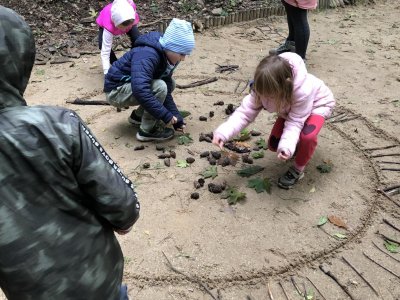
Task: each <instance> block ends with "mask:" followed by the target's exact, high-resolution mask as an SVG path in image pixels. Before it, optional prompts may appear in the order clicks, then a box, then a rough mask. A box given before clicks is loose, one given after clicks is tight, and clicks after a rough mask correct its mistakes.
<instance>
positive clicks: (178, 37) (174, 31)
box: [159, 18, 194, 55]
mask: <svg viewBox="0 0 400 300" xmlns="http://www.w3.org/2000/svg"><path fill="white" fill-rule="evenodd" d="M159 42H160V44H161V46H162V47H163V48H164V49H166V50H170V51H172V52H176V53H179V54H184V55H189V54H190V53H191V52H192V50H193V48H194V35H193V29H192V25H191V24H190V23H189V22H187V21H185V20H180V19H176V18H174V19H172V21H171V23H169V25H168V27H167V29H166V30H165V33H164V35H163V36H162V37H160V40H159Z"/></svg>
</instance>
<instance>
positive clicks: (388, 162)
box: [377, 161, 400, 165]
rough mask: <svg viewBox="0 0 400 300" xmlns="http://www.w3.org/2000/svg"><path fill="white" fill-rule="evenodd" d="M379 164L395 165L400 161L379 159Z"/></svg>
mask: <svg viewBox="0 0 400 300" xmlns="http://www.w3.org/2000/svg"><path fill="white" fill-rule="evenodd" d="M377 163H378V164H393V165H400V162H395V161H377Z"/></svg>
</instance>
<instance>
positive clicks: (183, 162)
mask: <svg viewBox="0 0 400 300" xmlns="http://www.w3.org/2000/svg"><path fill="white" fill-rule="evenodd" d="M176 166H177V167H179V168H187V167H189V166H190V164H189V163H188V162H187V161H186V160H185V159H178V160H177V161H176Z"/></svg>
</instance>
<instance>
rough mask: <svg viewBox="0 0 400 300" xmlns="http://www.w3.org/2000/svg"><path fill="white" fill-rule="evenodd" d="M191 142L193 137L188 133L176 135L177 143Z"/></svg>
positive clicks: (185, 143)
mask: <svg viewBox="0 0 400 300" xmlns="http://www.w3.org/2000/svg"><path fill="white" fill-rule="evenodd" d="M190 143H193V139H192V137H191V136H190V134H189V133H185V134H182V135H180V136H178V144H179V145H187V144H190Z"/></svg>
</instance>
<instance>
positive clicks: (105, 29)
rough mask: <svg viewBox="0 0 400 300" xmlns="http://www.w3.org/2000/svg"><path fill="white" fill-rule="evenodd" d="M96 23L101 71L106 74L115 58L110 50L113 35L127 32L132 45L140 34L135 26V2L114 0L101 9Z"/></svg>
mask: <svg viewBox="0 0 400 300" xmlns="http://www.w3.org/2000/svg"><path fill="white" fill-rule="evenodd" d="M96 23H97V25H99V48H100V50H101V52H100V56H101V62H102V65H103V73H104V74H107V72H108V69H109V68H110V66H111V65H112V64H113V62H115V61H116V60H117V56H116V55H115V53H114V51H113V50H112V42H113V37H114V36H115V35H122V34H127V35H128V36H129V38H130V40H131V47H133V44H134V43H135V41H136V39H137V38H138V37H139V35H140V33H139V30H138V28H137V24H138V23H139V15H138V13H137V12H136V4H135V3H134V2H133V1H132V0H114V1H113V2H112V3H110V4H108V5H107V6H106V7H104V8H103V9H102V10H101V12H100V14H99V16H98V17H97V19H96Z"/></svg>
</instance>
